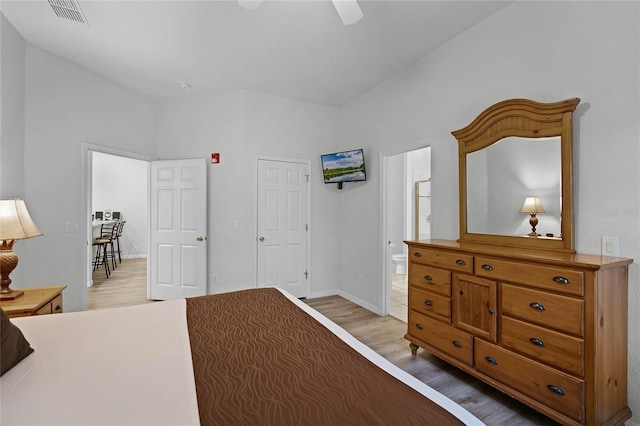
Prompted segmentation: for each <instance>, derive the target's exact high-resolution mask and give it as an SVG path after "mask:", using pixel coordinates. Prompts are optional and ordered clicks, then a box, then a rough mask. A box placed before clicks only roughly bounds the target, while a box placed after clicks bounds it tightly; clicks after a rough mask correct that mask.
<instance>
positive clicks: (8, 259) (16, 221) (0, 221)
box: [0, 198, 42, 300]
mask: <svg viewBox="0 0 640 426" xmlns="http://www.w3.org/2000/svg"><path fill="white" fill-rule="evenodd" d="M40 235H42V233H41V232H40V231H38V228H37V227H36V224H35V223H33V220H31V216H29V212H28V211H27V206H26V205H25V204H24V201H23V200H20V199H17V198H16V199H12V200H0V300H5V299H16V298H18V297H20V296H22V294H23V293H24V292H23V291H22V290H11V288H10V287H9V285H10V284H11V278H9V274H11V272H12V271H13V270H14V269H15V268H16V266H17V265H18V255H17V254H15V252H14V251H13V244H14V243H15V242H16V240H24V239H26V238H33V237H38V236H40Z"/></svg>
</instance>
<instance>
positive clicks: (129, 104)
mask: <svg viewBox="0 0 640 426" xmlns="http://www.w3.org/2000/svg"><path fill="white" fill-rule="evenodd" d="M2 55H3V60H5V59H8V60H11V57H8V58H7V57H5V52H4V51H3V52H2ZM156 140H157V105H156V103H155V102H154V101H152V100H150V99H148V98H146V97H145V96H142V95H140V94H138V93H136V92H134V91H132V90H130V89H127V88H125V87H123V86H120V85H118V84H116V83H114V82H112V81H109V80H107V79H105V78H103V77H100V76H98V75H96V74H94V73H91V72H89V71H87V70H85V69H83V68H80V67H78V66H76V65H74V64H72V63H70V62H68V61H66V60H64V59H62V58H60V57H58V56H56V55H53V54H51V53H49V52H47V51H44V50H42V49H40V48H37V47H35V46H33V45H30V44H27V45H26V90H25V148H24V149H25V159H26V160H25V161H24V163H23V164H24V174H25V198H26V199H27V200H28V203H29V209H30V211H31V215H32V217H33V219H34V221H35V222H36V224H37V225H38V228H39V229H40V231H41V232H43V233H44V235H43V236H41V237H38V238H33V239H31V240H28V241H25V242H24V243H25V244H24V246H25V248H26V250H27V251H26V252H25V253H24V254H23V255H22V256H20V262H21V264H20V265H19V266H18V267H19V268H20V267H21V266H24V278H25V280H24V283H23V284H24V285H22V286H21V287H36V286H44V285H53V284H66V285H67V286H68V288H67V289H66V290H65V291H64V309H65V310H67V311H75V310H83V309H85V306H86V276H85V275H84V274H83V271H84V269H85V267H86V266H85V265H84V264H83V261H84V256H83V252H84V250H85V247H86V241H85V240H83V238H82V233H81V232H71V233H67V232H65V224H66V221H77V222H78V223H79V225H80V226H82V224H84V223H86V222H85V221H86V220H88V217H83V205H84V204H83V194H82V189H81V188H82V175H83V173H82V155H83V149H82V146H83V145H82V144H83V142H90V143H92V144H96V145H103V146H109V147H112V148H116V149H120V150H125V151H129V152H137V153H140V154H145V155H152V154H153V153H155V144H156ZM90 214H91V213H90V212H88V215H90Z"/></svg>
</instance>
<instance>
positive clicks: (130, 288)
mask: <svg viewBox="0 0 640 426" xmlns="http://www.w3.org/2000/svg"><path fill="white" fill-rule="evenodd" d="M93 280H94V285H93V287H90V288H88V289H87V290H88V291H87V294H88V296H87V297H88V303H87V305H88V309H103V308H110V307H119V306H128V305H137V304H141V303H151V302H150V301H149V300H147V298H146V259H126V260H123V261H122V264H119V265H118V268H117V269H115V270H114V271H113V273H112V275H111V277H110V278H109V279H105V275H104V269H103V268H101V269H99V270H97V271H95V272H94V273H93ZM306 303H307V304H309V305H310V306H312V307H313V308H315V309H316V310H318V311H319V312H321V313H322V314H324V315H325V316H327V317H328V318H329V319H331V320H332V321H334V322H335V323H337V324H338V325H340V326H341V327H342V328H344V329H345V330H347V331H348V332H349V333H351V334H352V335H354V336H355V337H356V338H357V339H359V340H360V341H362V342H363V343H365V344H366V345H368V346H369V347H371V348H372V349H374V350H375V351H376V352H378V353H380V354H381V355H382V356H384V357H385V358H387V359H388V360H390V361H391V362H392V363H394V364H395V365H397V366H399V367H400V368H402V369H403V370H405V371H407V372H408V373H410V374H412V375H413V376H415V377H417V378H418V379H419V380H421V381H423V382H424V383H426V384H427V385H429V386H431V387H432V388H434V389H436V390H438V391H439V392H441V393H443V394H445V395H446V396H448V397H449V398H451V399H452V400H454V401H456V402H457V403H458V404H460V405H462V406H463V407H464V408H466V409H467V410H469V411H470V412H471V413H473V414H474V415H475V416H477V417H478V418H480V420H482V421H483V422H485V423H486V424H487V425H490V426H493V425H509V426H511V425H518V426H520V425H522V426H526V425H557V423H555V422H554V421H552V420H551V419H549V418H547V417H545V416H543V415H542V414H539V413H537V412H536V411H534V410H532V409H530V408H528V407H527V406H525V405H523V404H521V403H519V402H517V401H516V400H514V399H512V398H510V397H508V396H506V395H504V394H503V393H501V392H500V391H497V390H495V389H493V388H492V387H491V386H488V385H486V384H484V383H482V382H480V381H479V380H476V379H474V378H473V377H471V376H469V375H468V374H466V373H463V372H461V371H460V370H458V369H456V368H454V367H452V366H450V365H449V364H447V363H446V362H444V361H441V360H440V359H438V358H436V357H434V356H432V355H430V354H429V353H428V352H426V351H424V350H422V349H418V355H417V356H416V357H415V358H414V357H412V356H411V350H410V349H409V343H408V342H407V341H406V340H405V339H404V337H403V336H404V334H405V332H406V329H407V325H406V323H405V322H403V321H401V320H399V319H397V318H394V317H392V316H387V317H379V316H378V315H376V314H374V313H372V312H370V311H368V310H366V309H364V308H362V307H360V306H358V305H356V304H354V303H351V302H349V301H348V300H345V299H343V298H341V297H339V296H329V297H322V298H318V299H307V300H306Z"/></svg>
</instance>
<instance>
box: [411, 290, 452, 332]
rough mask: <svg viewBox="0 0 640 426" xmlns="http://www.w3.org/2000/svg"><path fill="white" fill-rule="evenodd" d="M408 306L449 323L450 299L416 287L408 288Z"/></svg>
mask: <svg viewBox="0 0 640 426" xmlns="http://www.w3.org/2000/svg"><path fill="white" fill-rule="evenodd" d="M409 307H410V308H411V309H415V310H416V311H418V312H420V313H422V314H425V315H429V316H430V317H432V318H436V319H439V320H440V321H445V322H446V323H447V324H450V323H451V299H449V298H448V297H444V296H440V295H437V294H435V293H430V292H427V291H424V290H420V289H418V288H415V287H413V288H411V289H409Z"/></svg>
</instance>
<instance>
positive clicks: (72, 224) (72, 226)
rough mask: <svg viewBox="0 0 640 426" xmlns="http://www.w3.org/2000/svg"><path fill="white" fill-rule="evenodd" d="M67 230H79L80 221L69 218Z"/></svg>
mask: <svg viewBox="0 0 640 426" xmlns="http://www.w3.org/2000/svg"><path fill="white" fill-rule="evenodd" d="M65 230H66V232H78V230H79V228H78V221H77V220H67V222H66V226H65Z"/></svg>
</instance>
